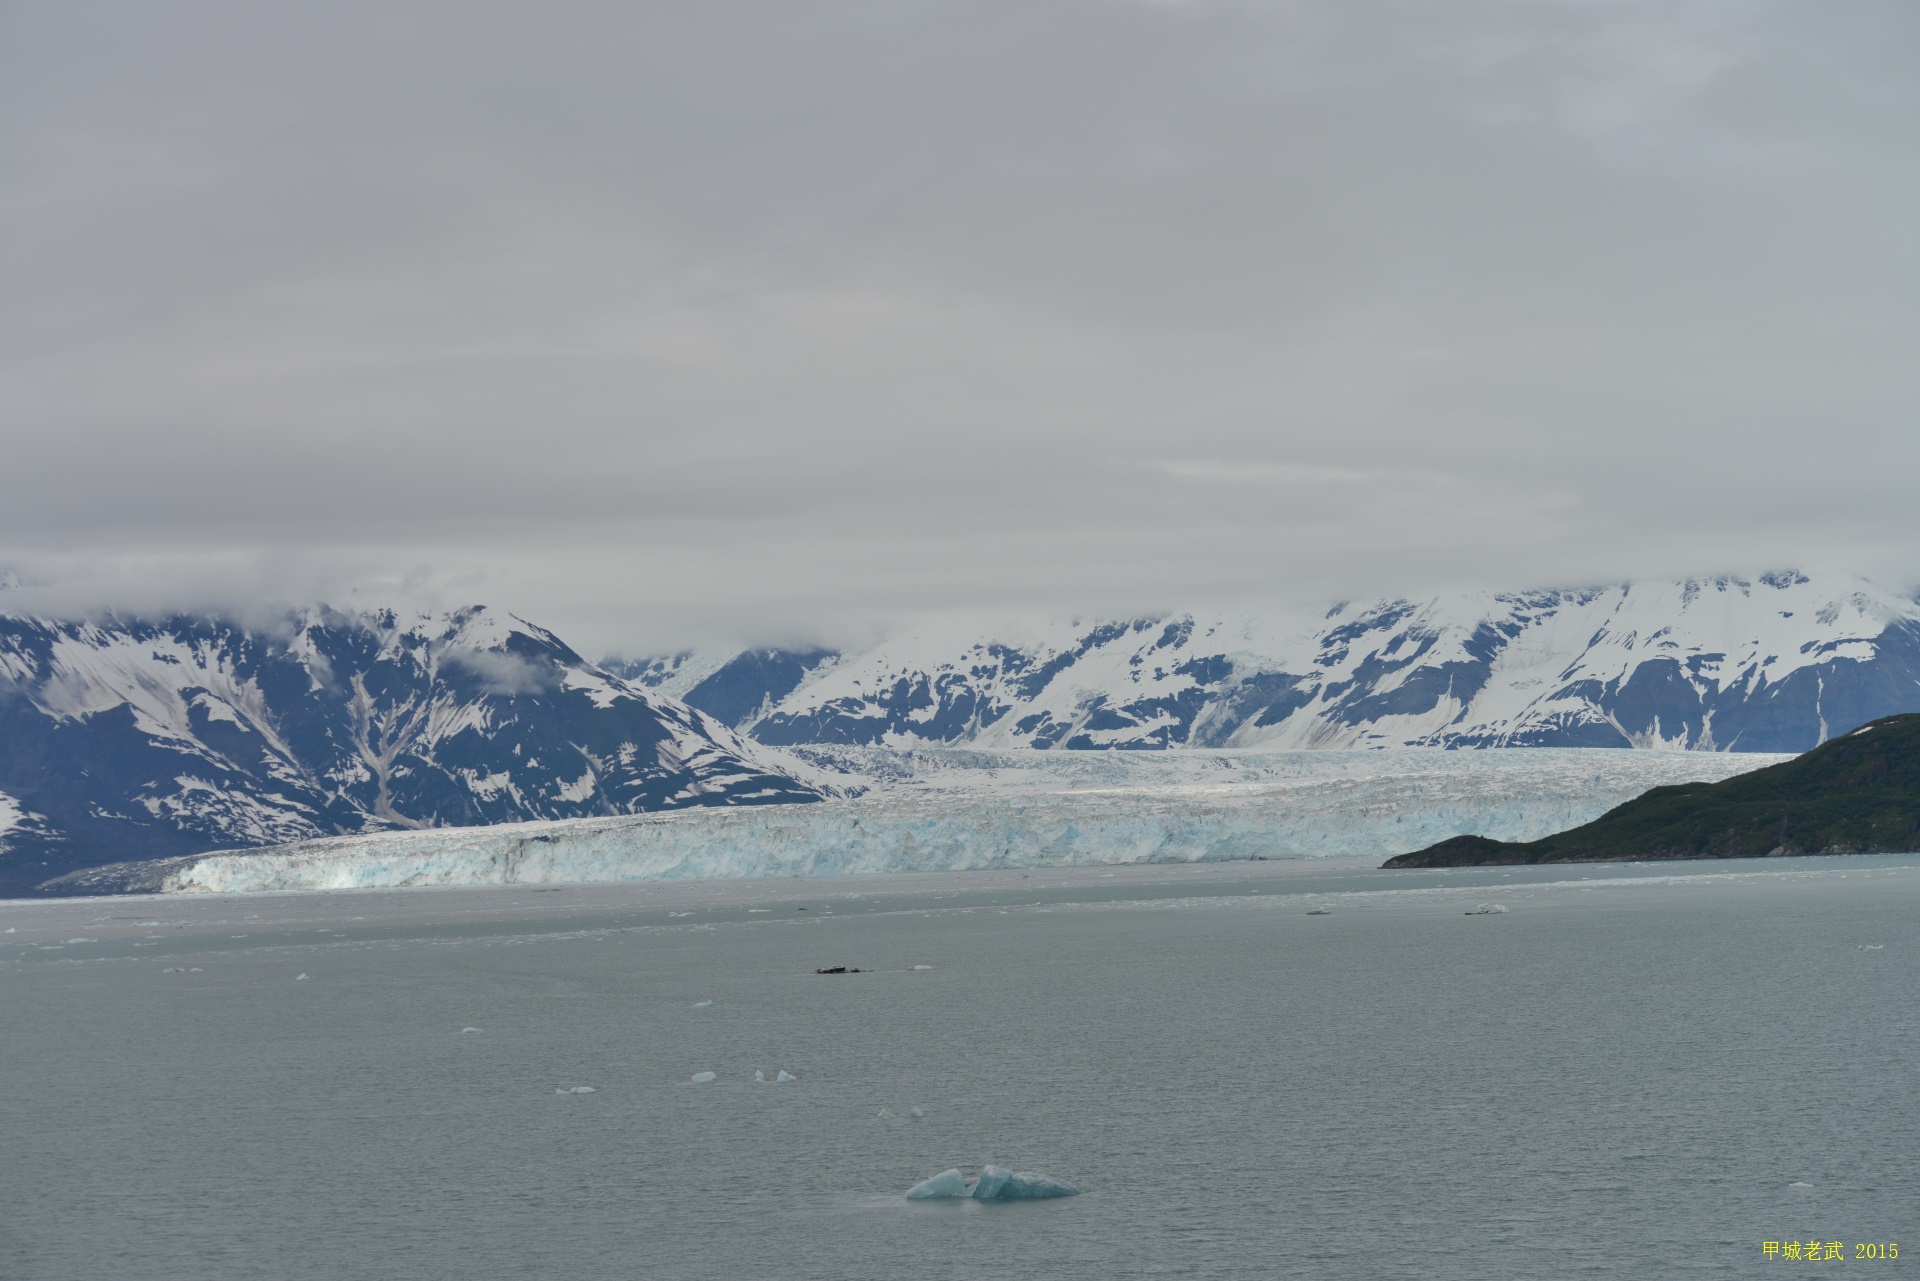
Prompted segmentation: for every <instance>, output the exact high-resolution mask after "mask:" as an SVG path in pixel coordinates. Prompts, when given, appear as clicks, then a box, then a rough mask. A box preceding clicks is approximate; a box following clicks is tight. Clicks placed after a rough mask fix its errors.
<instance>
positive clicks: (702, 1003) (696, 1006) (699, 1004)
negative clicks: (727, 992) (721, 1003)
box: [693, 1001, 713, 1010]
mask: <svg viewBox="0 0 1920 1281" xmlns="http://www.w3.org/2000/svg"><path fill="white" fill-rule="evenodd" d="M712 1004H713V1002H712V1001H695V1002H694V1003H693V1008H694V1009H696V1010H704V1009H706V1008H707V1007H708V1006H709V1005H712Z"/></svg>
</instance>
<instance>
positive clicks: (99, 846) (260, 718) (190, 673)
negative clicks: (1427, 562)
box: [0, 574, 1920, 895]
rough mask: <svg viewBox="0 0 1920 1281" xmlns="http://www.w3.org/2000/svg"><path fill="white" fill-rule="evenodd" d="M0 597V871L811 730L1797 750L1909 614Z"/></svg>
mask: <svg viewBox="0 0 1920 1281" xmlns="http://www.w3.org/2000/svg"><path fill="white" fill-rule="evenodd" d="M5 604H6V600H5V595H4V594H0V895H6V894H16V893H24V892H30V891H31V890H32V889H33V887H34V886H37V885H38V884H40V883H41V882H42V881H45V880H48V879H51V878H53V877H55V876H57V875H60V874H63V873H66V872H70V871H75V870H79V869H81V868H86V867H94V866H99V865H102V864H106V863H117V862H125V861H129V860H136V859H155V858H171V857H178V856H183V855H188V854H197V853H201V852H204V851H207V850H212V849H230V848H239V847H249V846H260V845H269V844H282V843H286V842H290V841H302V840H311V839H315V838H319V837H326V836H335V835H347V834H353V833H361V832H374V831H382V830H393V829H405V828H420V827H433V826H473V825H486V824H494V823H504V822H514V821H521V820H531V819H565V818H586V817H593V816H598V815H617V814H633V813H641V812H648V811H656V810H668V809H677V808H685V807H689V806H715V805H720V806H732V805H759V804H770V803H785V802H804V801H812V800H817V799H820V798H821V797H822V796H823V795H825V794H828V793H830V792H833V791H835V790H842V789H840V788H839V784H838V783H837V782H836V779H835V777H834V775H833V768H834V767H833V766H832V765H831V763H830V762H829V763H828V764H827V765H825V766H823V765H822V764H821V762H820V760H811V761H810V760H809V754H808V753H807V751H806V749H807V748H808V747H809V746H846V745H853V746H874V747H892V748H926V747H940V746H951V747H962V746H964V747H971V748H982V749H992V750H998V751H1006V750H1014V749H1028V748H1040V749H1048V748H1050V749H1056V750H1072V751H1081V750H1095V749H1126V750H1162V749H1169V748H1183V747H1231V748H1236V749H1245V748H1262V747H1265V748H1372V747H1398V746H1434V747H1617V748H1622V747H1662V748H1684V749H1690V750H1703V751H1705V750H1710V751H1741V752H1796V751H1804V750H1806V749H1808V748H1810V747H1813V746H1815V745H1816V744H1818V743H1820V742H1823V741H1825V740H1826V739H1828V738H1831V737H1834V736H1836V735H1839V734H1843V733H1845V732H1846V731H1847V730H1850V729H1852V728H1854V727H1856V726H1858V725H1861V724H1863V723H1865V722H1867V721H1869V720H1872V719H1874V718H1876V717H1880V716H1885V715H1889V714H1892V713H1896V712H1907V711H1920V604H1916V603H1915V602H1914V601H1913V600H1912V599H1909V598H1907V597H1905V596H1902V595H1899V594H1898V593H1893V592H1889V591H1886V590H1883V589H1881V588H1879V587H1876V586H1875V585H1873V584H1871V583H1868V582H1866V581H1864V580H1860V579H1855V578H1845V579H1834V580H1814V579H1810V578H1808V577H1806V576H1804V575H1800V574H1776V575H1768V576H1765V577H1762V578H1759V579H1755V580H1753V581H1747V580H1743V579H1734V578H1718V579H1707V580H1696V581H1687V582H1679V583H1656V584H1636V585H1631V586H1616V587H1604V588H1591V589H1583V590H1577V591H1543V592H1525V593H1514V594H1491V593H1489V594H1482V595H1457V596H1447V597H1440V598H1435V599H1429V600H1375V601H1366V602H1349V603H1346V604H1342V605H1337V606H1335V607H1333V608H1332V609H1329V610H1324V611H1316V612H1312V613H1308V614H1282V613H1263V614H1258V615H1254V614H1243V615H1232V616H1229V615H1223V614H1170V615H1156V616H1152V617H1142V618H1129V619H1107V620H1100V621H1086V622H1073V623H1063V624H1060V625H1057V626H1051V627H1035V628H1033V629H1031V630H1029V631H1027V632H1025V633H1022V634H1001V635H987V634H981V633H970V632H966V631H964V630H962V631H958V632H953V631H949V632H943V633H934V632H925V631H923V632H917V633H909V634H906V635H903V636H901V637H899V638H897V639H895V640H892V641H889V642H887V643H885V644H882V645H879V646H876V647H874V648H871V649H868V650H864V651H861V652H837V651H832V650H824V649H805V650H782V649H754V650H725V651H717V652H695V653H685V654H680V655H677V656H673V657H668V658H657V659H646V660H641V661H637V662H630V663H601V664H595V663H592V662H589V661H587V660H586V659H584V658H582V657H581V656H580V655H579V654H578V653H576V652H575V651H574V650H572V649H571V648H569V647H568V646H567V645H566V644H565V643H563V642H562V641H561V640H560V639H559V638H557V637H555V636H554V635H553V634H552V633H550V632H547V631H545V630H544V629H542V628H540V627H537V626H535V625H533V624H531V623H527V622H524V621H522V620H520V619H518V618H514V617H512V616H511V615H507V614H503V613H500V612H498V611H494V610H489V609H483V608H472V609H465V610H459V611H455V612H452V613H444V614H431V615H427V614H422V615H411V616H401V615H398V614H394V613H391V612H386V613H365V612H361V613H349V612H344V611H339V610H333V609H328V608H324V607H315V608H311V609H307V610H302V611H297V612H294V613H289V614H287V615H285V616H283V617H280V618H277V619H275V620H273V621H272V622H271V624H265V625H263V624H260V623H258V622H242V621H239V620H236V619H232V618H222V617H201V616H181V617H173V618H166V619H112V618H104V619H96V620H93V621H79V622H77V621H61V620H51V619H42V618H32V617H21V616H10V615H7V614H6V613H4V609H5ZM790 748H791V749H799V750H798V751H788V750H784V749H790ZM812 755H813V756H816V757H817V756H818V755H819V754H818V753H813V754H812ZM823 759H824V758H823ZM846 782H847V783H848V786H849V788H851V789H855V790H857V788H858V787H859V786H861V785H862V780H857V779H848V780H846Z"/></svg>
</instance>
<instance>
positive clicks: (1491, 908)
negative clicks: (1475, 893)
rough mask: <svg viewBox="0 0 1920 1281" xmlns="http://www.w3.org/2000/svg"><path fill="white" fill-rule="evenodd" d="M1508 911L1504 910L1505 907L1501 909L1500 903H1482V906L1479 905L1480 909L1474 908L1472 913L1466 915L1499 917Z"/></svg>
mask: <svg viewBox="0 0 1920 1281" xmlns="http://www.w3.org/2000/svg"><path fill="white" fill-rule="evenodd" d="M1506 910H1507V909H1506V908H1504V907H1501V906H1500V905H1499V904H1498V903H1482V904H1480V905H1479V906H1478V907H1476V908H1474V909H1473V910H1472V911H1471V912H1468V913H1466V915H1468V916H1498V915H1500V913H1502V912H1504V911H1506Z"/></svg>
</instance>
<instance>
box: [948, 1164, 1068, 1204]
mask: <svg viewBox="0 0 1920 1281" xmlns="http://www.w3.org/2000/svg"><path fill="white" fill-rule="evenodd" d="M1079 1195H1080V1189H1079V1188H1076V1187H1074V1186H1073V1184H1071V1183H1068V1182H1067V1181H1066V1180H1065V1179H1056V1178H1054V1177H1053V1176H1052V1175H1050V1174H1035V1173H1034V1172H1033V1171H1032V1170H1021V1171H1018V1172H1016V1171H1013V1170H1009V1169H1007V1168H1006V1167H1005V1166H1000V1165H989V1166H984V1167H982V1169H981V1171H980V1177H979V1178H978V1179H976V1180H974V1184H973V1199H974V1200H976V1201H1040V1200H1044V1199H1045V1198H1047V1197H1056V1196H1079Z"/></svg>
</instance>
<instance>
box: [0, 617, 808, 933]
mask: <svg viewBox="0 0 1920 1281" xmlns="http://www.w3.org/2000/svg"><path fill="white" fill-rule="evenodd" d="M819 795H820V794H819V792H818V791H816V790H815V789H813V788H811V787H808V786H807V785H806V784H804V783H802V782H799V781H798V780H796V779H795V778H794V777H792V775H791V774H790V773H789V772H787V771H784V770H782V769H781V768H779V767H777V766H771V765H769V764H767V763H766V762H764V761H762V760H760V759H759V758H758V756H757V755H756V751H755V749H754V748H753V747H752V746H751V745H749V744H746V743H743V742H742V741H741V740H740V739H739V738H738V737H737V736H736V735H734V734H733V733H732V732H731V731H730V730H728V729H727V728H726V727H725V726H723V725H721V724H719V723H717V722H715V721H714V720H713V719H712V718H710V717H708V716H707V715H706V714H704V713H701V712H697V711H694V710H693V709H691V708H689V707H687V706H686V705H685V704H684V703H681V702H679V701H678V700H676V699H674V698H671V697H668V696H665V695H662V694H658V693H655V692H652V691H648V690H645V689H640V688H635V687H634V686H632V685H629V684H627V683H626V682H625V681H623V680H621V679H620V678H619V677H617V676H614V675H612V674H610V673H608V672H606V671H604V670H603V669H601V668H599V667H597V666H595V665H594V664H592V663H589V662H587V661H586V660H584V659H583V658H581V657H580V656H579V655H578V654H576V653H575V652H574V651H573V650H571V649H569V648H568V647H567V646H566V645H565V644H563V643H562V642H561V641H560V640H559V639H558V638H556V637H555V636H553V635H552V634H551V633H549V632H547V631H545V630H543V629H541V628H539V627H535V626H533V625H532V624H529V623H525V622H522V621H521V620H519V619H517V618H513V617H511V616H509V615H505V614H501V613H498V612H495V611H492V610H487V609H477V608H476V609H467V610H460V611H457V612H454V613H451V614H445V615H421V616H416V617H400V616H397V615H395V614H393V613H375V614H346V613H342V612H339V611H335V610H329V609H313V610H308V611H304V612H302V613H299V614H295V615H289V616H287V617H285V618H282V619H278V620H276V621H275V624H274V625H272V626H265V627H263V626H259V625H257V624H256V625H247V624H242V623H240V622H237V621H234V620H232V619H223V618H201V617H175V618H169V619H163V620H154V621H95V622H56V621H49V620H43V619H31V618H17V617H5V616H0V896H4V895H8V894H19V893H24V892H28V891H30V890H31V889H32V887H33V886H35V885H37V884H38V883H39V882H41V881H44V880H46V879H48V878H49V877H52V876H55V875H58V874H61V873H63V872H68V871H72V870H75V869H78V868H83V867H89V866H96V865H99V864H102V863H110V862H117V861H121V860H125V859H129V858H165V857H169V856H174V855H182V854H191V853H199V852H202V851H205V850H209V849H221V848H233V847H238V846H253V845H269V844H275V843H279V842H284V841H290V840H302V839H310V838H313V837H318V836H332V835H341V834H346V833H352V832H362V831H379V830H383V829H395V828H418V827H433V826H444V825H474V824H490V823H503V822H512V821H516V820H522V819H535V818H582V817H588V816H592V815H606V814H632V813H640V812H644V811H650V810H663V809H675V808H682V807H687V806H701V805H752V804H765V803H769V802H786V801H811V800H816V799H818V797H819Z"/></svg>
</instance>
